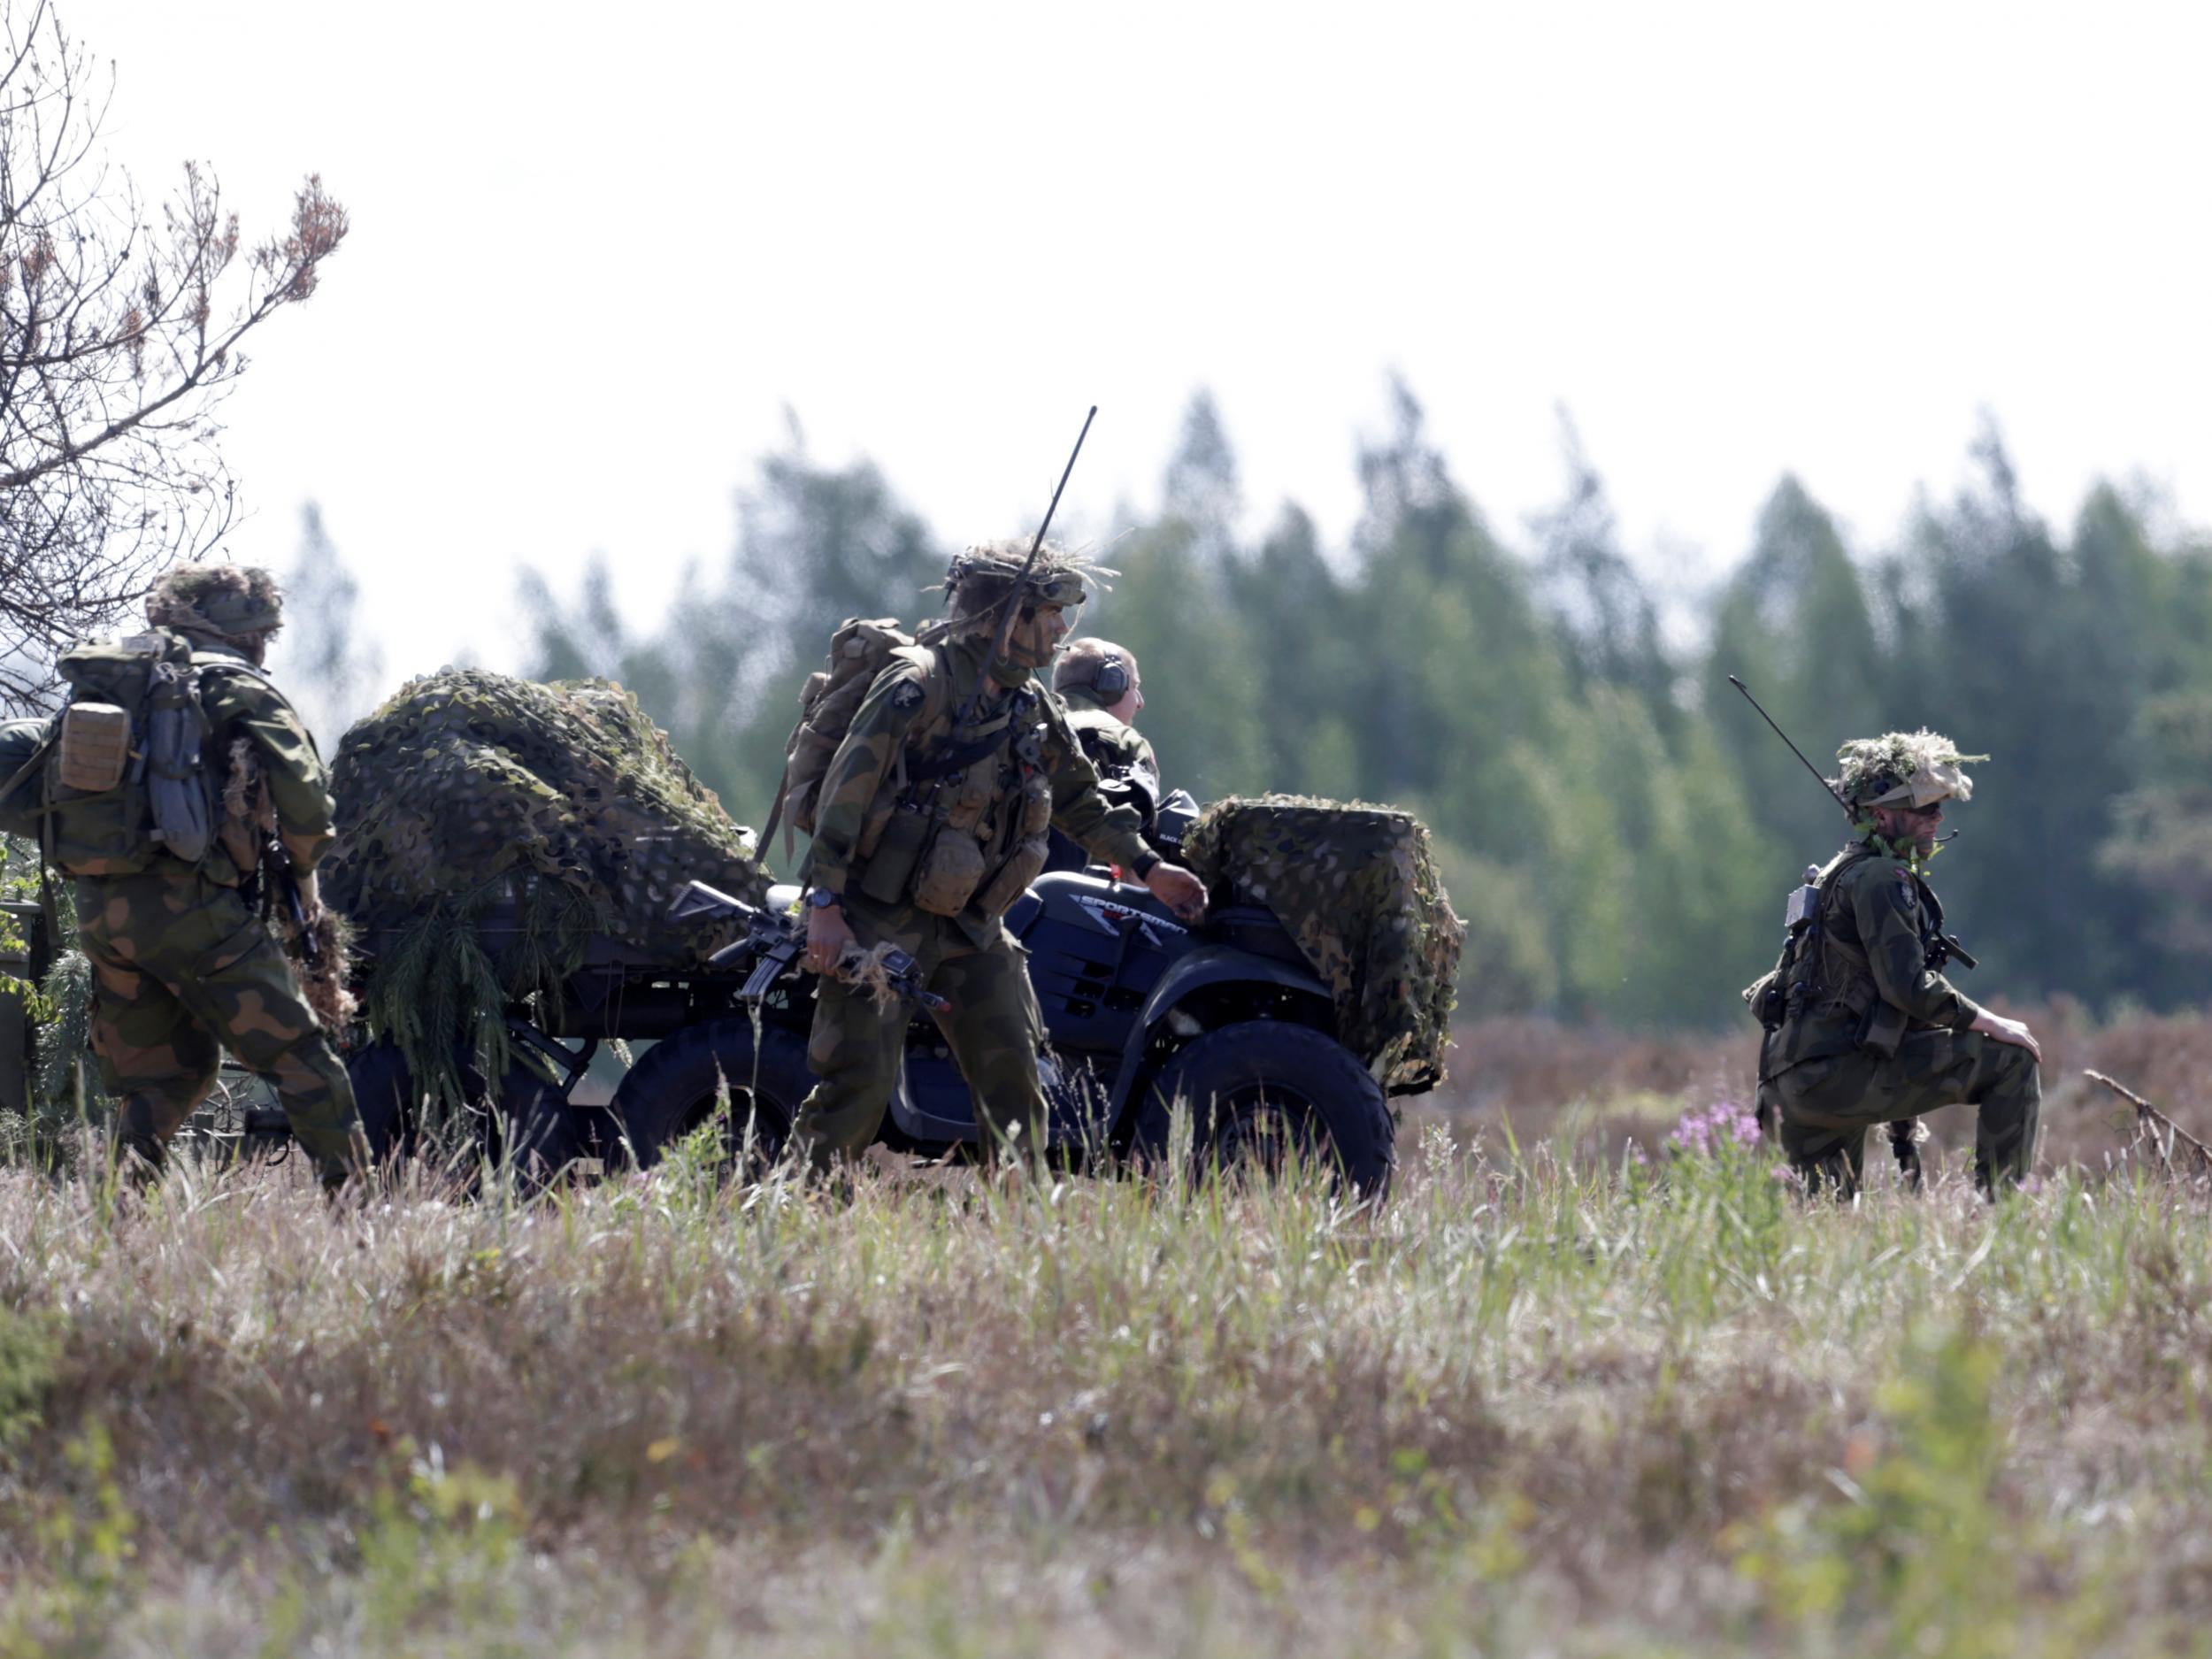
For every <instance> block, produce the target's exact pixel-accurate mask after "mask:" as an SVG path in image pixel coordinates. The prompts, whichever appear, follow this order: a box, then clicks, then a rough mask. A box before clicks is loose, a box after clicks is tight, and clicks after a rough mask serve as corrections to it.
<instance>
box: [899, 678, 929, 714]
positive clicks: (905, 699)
mask: <svg viewBox="0 0 2212 1659" xmlns="http://www.w3.org/2000/svg"><path fill="white" fill-rule="evenodd" d="M923 695H924V694H923V691H922V687H921V682H920V681H918V680H901V681H899V683H898V687H897V688H896V689H895V690H894V691H893V692H892V693H891V706H892V707H893V708H895V709H896V710H899V711H900V712H901V713H902V714H903V713H904V712H905V711H906V710H909V709H918V708H920V707H921V706H922V697H923Z"/></svg>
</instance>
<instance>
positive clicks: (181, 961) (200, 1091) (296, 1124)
mask: <svg viewBox="0 0 2212 1659" xmlns="http://www.w3.org/2000/svg"><path fill="white" fill-rule="evenodd" d="M249 576H251V577H258V578H261V579H262V580H266V578H265V576H264V574H263V573H262V572H243V571H238V570H236V569H234V568H232V567H194V568H192V569H189V570H187V571H184V572H176V573H174V574H173V576H172V577H170V578H168V579H165V581H164V583H163V584H162V585H161V586H159V587H157V588H156V589H155V593H154V595H153V596H152V597H150V599H149V601H148V606H147V612H148V616H149V618H150V620H152V621H153V622H154V623H155V625H156V626H162V625H163V624H167V625H168V626H171V627H173V628H174V629H175V631H177V632H179V633H182V634H185V635H186V637H187V638H188V640H189V641H190V642H191V646H192V662H193V664H194V666H195V667H196V669H197V670H199V671H200V672H199V676H198V678H199V685H200V703H201V707H202V708H203V710H204V711H205V713H206V715H207V717H208V720H209V725H210V737H209V740H208V742H207V745H206V754H207V756H208V757H209V759H210V762H211V764H217V765H219V764H221V761H220V757H222V756H224V755H225V753H226V752H227V746H228V744H229V742H230V741H231V740H232V739H233V738H234V737H235V736H240V735H242V736H245V737H247V738H249V739H250V740H251V741H253V743H254V744H255V745H256V746H257V749H258V751H259V757H260V759H261V762H262V772H263V775H264V777H265V780H266V783H267V787H268V789H269V792H270V795H271V797H272V800H273V804H274V806H275V809H276V816H277V824H278V833H279V834H280V836H281V838H282V840H283V842H284V845H285V847H286V849H287V850H288V851H289V852H290V854H291V856H292V858H293V862H294V864H295V866H296V869H297V870H298V871H299V872H300V873H301V874H302V875H303V876H304V875H305V874H306V873H307V872H310V871H311V870H312V869H313V868H314V866H315V862H316V860H317V859H318V858H319V857H320V856H321V854H322V851H323V849H324V848H325V847H326V846H327V845H328V843H329V841H330V839H331V801H330V795H329V793H328V789H327V785H326V774H325V772H324V771H323V765H322V762H321V760H320V758H319V757H318V756H317V754H316V751H315V745H314V741H313V740H312V739H311V737H309V735H308V733H307V729H306V727H305V726H303V725H302V724H301V722H300V719H299V717H298V716H297V715H296V714H295V713H294V712H293V710H292V707H291V705H290V704H289V703H287V702H286V701H285V700H284V697H283V696H282V695H281V694H280V693H279V692H278V691H277V689H276V688H275V687H273V685H271V684H270V683H269V681H268V680H267V678H266V677H265V675H264V674H263V672H261V670H260V669H259V668H258V667H257V665H256V664H254V663H253V662H252V661H251V660H250V658H249V657H246V656H245V655H244V653H242V651H240V650H239V649H236V648H235V647H234V646H233V645H231V644H230V643H229V642H228V641H227V639H226V638H225V637H224V634H225V633H235V634H246V633H248V632H249V630H248V629H245V628H242V627H237V626H234V621H235V619H236V618H239V617H240V616H243V617H244V618H247V619H249V620H250V621H252V622H254V623H256V624H257V625H258V626H256V627H255V628H253V629H252V630H250V631H251V632H257V633H259V632H266V631H268V630H269V629H270V628H271V627H273V623H274V621H275V600H274V584H273V582H269V583H268V584H267V588H266V591H265V593H261V592H257V594H256V597H257V598H260V599H262V600H263V601H264V606H265V608H259V609H252V608H247V607H245V606H244V605H243V604H242V603H238V602H241V599H242V596H241V595H238V594H235V593H234V592H232V591H231V587H232V584H230V583H227V582H224V581H222V580H220V579H223V578H240V579H243V578H246V577H249ZM193 577H203V578H204V577H215V578H217V579H218V581H217V583H216V585H215V586H214V587H213V588H211V589H210V590H206V591H200V590H199V589H198V588H197V585H196V584H194V583H192V582H191V581H190V580H189V579H191V578H193ZM195 595H196V596H197V599H198V606H200V607H204V611H211V612H213V618H212V620H211V618H209V617H208V616H207V615H206V614H204V611H201V610H200V609H198V608H197V607H196V606H195V605H194V604H193V603H190V602H191V600H192V599H193V598H194V597H195ZM226 601H232V602H234V603H230V604H226V603H225V602H226ZM227 622H228V623H232V624H233V626H229V627H225V626H221V625H223V624H225V623H227ZM184 623H190V624H192V625H193V626H179V625H180V624H184ZM216 775H218V776H219V775H220V772H218V773H217V774H216ZM64 810H65V809H64ZM58 841H59V843H60V846H61V849H62V856H63V857H64V859H65V863H64V868H67V867H68V865H67V863H66V846H67V834H66V826H65V824H64V826H63V828H62V831H61V833H59V835H58ZM132 862H135V863H136V864H138V865H139V867H138V868H136V869H134V870H122V869H116V868H112V867H111V868H107V869H104V870H103V871H101V872H97V873H84V872H73V873H76V877H77V879H76V902H77V925H78V932H79V938H80V941H81V944H82V946H83V949H84V952H85V955H86V956H87V957H88V958H89V959H90V961H91V964H92V970H93V987H94V995H93V1008H92V1046H93V1049H94V1052H95V1053H96V1055H97V1056H98V1058H99V1063H100V1072H101V1077H102V1079H103V1081H104V1084H105V1087H106V1088H107V1090H108V1092H109V1093H110V1094H113V1095H115V1096H116V1097H117V1098H118V1099H119V1101H120V1102H122V1104H121V1107H120V1110H119V1114H118V1118H117V1125H118V1128H117V1144H118V1151H119V1152H132V1153H136V1154H137V1155H138V1156H141V1157H142V1158H144V1159H145V1160H147V1162H148V1163H150V1164H154V1165H156V1166H158V1165H159V1164H160V1163H161V1161H162V1156H163V1148H164V1147H165V1144H166V1143H167V1141H169V1139H170V1137H171V1136H172V1135H173V1134H174V1133H176V1131H177V1129H178V1127H179V1126H180V1125H181V1124H182V1123H183V1122H184V1120H185V1119H186V1118H188V1117H189V1116H190V1115H191V1113H192V1111H193V1110H194V1109H195V1108H196V1107H197V1106H198V1105H199V1103H200V1102H202V1101H203V1100H204V1099H205V1098H206V1097H207V1094H208V1092H209V1090H210V1089H211V1087H213V1086H214V1082H215V1079H216V1075H217V1072H218V1070H219V1066H220V1064H221V1057H222V1050H223V1049H225V1048H227V1049H229V1050H230V1052H231V1054H232V1055H233V1056H234V1057H235V1058H236V1059H237V1060H238V1061H239V1063H240V1064H242V1065H244V1066H245V1067H247V1068H248V1069H249V1070H250V1071H255V1072H257V1073H258V1074H259V1075H261V1076H263V1077H265V1078H266V1079H269V1081H270V1082H271V1083H272V1084H273V1086H274V1087H275V1089H276V1092H277V1097H278V1099H279V1101H280V1102H281V1103H282V1105H283V1108H284V1111H285V1115H286V1117H287V1118H288V1119H289V1120H290V1122H291V1126H292V1132H293V1134H294V1135H295V1137H296V1139H297V1140H298V1141H299V1143H300V1145H301V1147H302V1148H303V1149H304V1150H305V1152H306V1153H307V1155H308V1156H310V1157H311V1158H312V1159H313V1160H314V1161H315V1164H316V1166H317V1168H318V1170H319V1171H320V1172H321V1174H322V1176H323V1179H324V1180H325V1182H326V1184H335V1183H336V1182H337V1181H340V1180H342V1179H344V1177H345V1176H346V1175H347V1174H348V1173H349V1172H351V1171H353V1170H355V1169H357V1168H358V1167H360V1166H361V1165H362V1164H364V1163H365V1153H366V1148H365V1143H364V1141H362V1139H361V1131H360V1127H359V1123H358V1119H357V1115H356V1113H355V1110H354V1102H353V1090H352V1087H351V1086H350V1085H349V1082H348V1080H347V1078H346V1070H345V1067H344V1065H343V1064H341V1063H340V1061H339V1059H338V1057H337V1056H336V1054H335V1053H334V1052H333V1050H332V1048H331V1045H330V1042H329V1040H328V1038H327V1037H326V1035H325V1034H324V1033H323V1031H322V1029H321V1027H320V1026H319V1025H318V1024H317V1022H316V1018H315V1016H314V1014H313V1012H312V1011H311V1010H310V1009H309V1008H308V1006H307V1004H306V1002H305V1001H304V1000H303V997H302V995H301V993H300V988H299V985H298V982H297V980H296V979H295V978H294V975H293V972H292V968H291V964H290V963H289V962H288V960H287V958H286V956H285V955H284V952H283V949H282V948H281V947H280V945H279V944H278V942H277V941H276V940H275V938H274V937H273V935H272V934H271V933H270V932H269V930H268V929H267V928H266V927H265V926H264V925H263V924H262V923H261V921H260V920H259V919H258V918H256V917H255V915H254V914H253V913H252V911H251V910H250V908H249V907H248V905H247V903H246V901H245V899H244V898H243V897H242V895H241V894H240V892H239V888H240V886H241V884H242V881H243V880H244V879H246V877H247V876H249V875H250V874H251V872H250V871H245V870H242V869H241V868H240V867H239V864H238V863H237V862H236V860H235V858H234V856H233V855H232V853H230V852H229V851H227V850H226V849H225V848H224V846H223V844H222V841H221V840H220V839H219V840H218V841H216V842H215V843H214V844H213V845H211V847H210V848H209V849H208V852H207V854H206V856H205V857H204V859H203V860H202V861H201V862H200V863H199V864H196V865H194V864H185V863H183V862H182V861H181V860H180V859H177V858H174V857H172V856H169V855H168V854H167V853H166V852H165V851H163V850H162V849H160V848H159V847H157V846H155V845H152V844H149V846H148V847H147V849H146V850H145V853H144V855H143V856H142V858H140V859H137V860H134V861H132Z"/></svg>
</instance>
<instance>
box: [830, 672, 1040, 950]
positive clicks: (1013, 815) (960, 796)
mask: <svg viewBox="0 0 2212 1659" xmlns="http://www.w3.org/2000/svg"><path fill="white" fill-rule="evenodd" d="M944 649H945V648H944V647H942V646H907V647H902V648H901V649H898V650H896V651H894V652H893V653H892V656H893V657H894V658H895V660H897V661H900V662H903V663H908V664H913V665H915V666H918V667H922V668H923V669H924V672H923V673H922V674H921V675H920V676H919V678H920V680H921V682H922V687H923V692H924V703H923V707H922V710H921V711H920V713H919V715H918V717H917V718H916V720H915V723H914V726H912V727H910V728H909V733H908V737H907V741H906V742H905V743H904V744H903V745H902V747H901V749H900V750H899V753H898V754H897V755H896V756H895V757H893V760H892V764H891V766H890V769H889V770H888V772H887V773H886V774H885V778H884V781H883V784H882V786H881V787H879V788H878V790H877V791H876V798H875V799H874V801H872V803H870V804H869V808H868V811H867V814H866V816H865V817H864V819H863V820H862V823H861V831H860V837H859V841H858V842H857V844H856V846H855V847H854V849H853V851H854V855H855V857H856V862H857V863H858V864H860V866H861V868H860V872H859V879H858V882H857V886H858V887H859V889H860V891H861V892H862V893H864V894H865V895H867V896H868V897H870V898H872V899H875V900H877V901H879V902H882V903H886V904H899V903H910V904H912V905H914V906H915V907H916V908H917V909H918V910H926V911H927V912H929V914H931V915H933V916H958V915H960V914H961V913H962V912H963V911H964V910H970V909H973V910H976V911H978V912H979V914H981V915H982V916H983V917H985V918H988V919H993V920H995V919H996V918H998V917H1000V916H1002V915H1003V914H1004V913H1005V911H1006V910H1007V908H1008V907H1009V906H1010V905H1011V904H1012V903H1013V902H1014V901H1015V900H1016V899H1018V898H1019V897H1020V896H1021V895H1022V893H1023V891H1024V889H1025V888H1026V887H1028V886H1029V884H1030V883H1031V882H1032V881H1033V880H1035V879H1037V876H1038V875H1039V873H1040V872H1042V871H1043V869H1044V867H1045V859H1046V856H1047V854H1048V850H1049V848H1048V841H1047V839H1046V833H1047V832H1048V830H1049V829H1050V828H1051V826H1052V783H1051V780H1050V779H1049V778H1048V776H1047V774H1046V771H1045V765H1044V753H1043V745H1044V736H1045V718H1044V695H1043V693H1042V692H1041V691H1040V690H1038V689H1037V687H1034V686H1027V687H1023V688H1022V689H1021V690H1019V691H1017V692H1015V693H1014V694H1013V695H1011V696H1010V697H1009V698H1008V699H1007V700H1006V702H1005V703H1003V704H1002V706H1001V707H1000V708H999V709H998V710H996V711H995V713H993V714H991V715H989V716H987V717H986V718H981V719H977V720H973V721H971V722H969V723H968V724H965V725H956V724H954V718H955V715H956V710H949V709H948V708H947V707H946V705H947V704H948V703H949V702H950V700H951V698H950V687H951V670H950V668H949V665H948V664H947V663H946V662H945V660H944V657H943V655H942V653H943V650H944Z"/></svg>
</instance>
